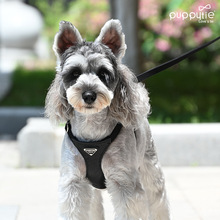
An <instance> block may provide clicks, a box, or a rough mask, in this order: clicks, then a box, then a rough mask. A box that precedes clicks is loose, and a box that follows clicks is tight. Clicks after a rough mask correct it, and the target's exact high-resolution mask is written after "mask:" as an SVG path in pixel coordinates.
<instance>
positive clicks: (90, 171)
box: [65, 36, 220, 189]
mask: <svg viewBox="0 0 220 220" xmlns="http://www.w3.org/2000/svg"><path fill="white" fill-rule="evenodd" d="M219 39H220V36H219V37H217V38H215V39H214V40H212V41H209V42H208V43H206V44H203V45H201V46H199V47H197V48H195V49H193V50H190V51H189V52H186V53H184V54H182V55H180V56H179V57H176V58H174V59H172V60H170V61H168V62H166V63H163V64H161V65H159V66H156V67H154V68H152V69H150V70H147V71H145V72H144V73H142V74H140V75H138V76H137V79H138V82H141V81H144V80H145V79H147V78H148V77H150V76H153V75H155V74H157V73H159V72H162V71H163V70H165V69H168V68H169V67H171V66H173V65H175V64H177V63H179V62H181V61H182V60H184V59H186V58H188V57H189V56H191V55H192V54H194V53H196V52H198V51H200V50H201V49H203V48H205V47H207V46H209V45H210V44H213V43H214V42H216V41H218V40H219ZM121 128H122V125H121V124H117V125H116V127H115V128H114V130H113V131H112V133H111V135H109V136H108V137H106V138H104V139H103V140H101V141H96V142H82V141H79V140H77V138H76V137H74V136H73V134H72V132H71V124H70V122H69V121H68V122H67V123H66V126H65V129H66V131H67V134H68V135H69V138H70V140H71V141H72V142H73V144H74V145H75V147H76V148H77V149H78V151H79V152H80V153H81V155H82V156H83V158H84V160H85V163H86V177H87V178H88V179H89V181H90V182H91V184H92V185H93V186H94V187H95V188H98V189H105V188H106V185H105V176H104V174H103V172H102V168H101V162H102V158H103V155H104V153H105V152H106V150H107V149H108V147H109V146H110V144H111V143H112V142H113V141H114V140H115V138H116V137H117V136H118V134H119V132H120V130H121Z"/></svg>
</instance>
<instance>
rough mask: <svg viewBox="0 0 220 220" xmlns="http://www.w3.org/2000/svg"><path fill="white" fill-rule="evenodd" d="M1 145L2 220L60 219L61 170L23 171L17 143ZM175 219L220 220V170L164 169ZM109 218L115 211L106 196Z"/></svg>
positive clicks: (0, 218)
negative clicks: (58, 204)
mask: <svg viewBox="0 0 220 220" xmlns="http://www.w3.org/2000/svg"><path fill="white" fill-rule="evenodd" d="M7 144H9V145H8V146H10V147H8V148H7V149H5V148H3V145H1V143H0V220H55V219H57V183H58V178H59V171H58V169H19V168H15V167H17V166H18V163H19V157H18V154H17V148H16V146H15V145H14V143H7ZM163 170H164V173H165V177H166V185H167V192H168V195H169V199H170V205H171V212H172V215H173V219H174V220H219V219H220V167H164V168H163ZM104 198H105V203H104V205H105V211H106V219H107V220H112V219H113V215H112V214H113V209H112V206H111V204H110V201H109V198H108V196H107V195H106V194H104Z"/></svg>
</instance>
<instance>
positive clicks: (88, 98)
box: [82, 91, 97, 104]
mask: <svg viewBox="0 0 220 220" xmlns="http://www.w3.org/2000/svg"><path fill="white" fill-rule="evenodd" d="M96 96H97V95H96V93H95V92H93V91H86V92H84V93H83V94H82V98H83V100H84V102H85V103H87V104H92V103H93V102H94V101H95V100H96Z"/></svg>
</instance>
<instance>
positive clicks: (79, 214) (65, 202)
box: [59, 177, 92, 220]
mask: <svg viewBox="0 0 220 220" xmlns="http://www.w3.org/2000/svg"><path fill="white" fill-rule="evenodd" d="M91 196H92V191H91V187H90V186H89V185H88V182H87V181H77V180H74V179H69V180H67V179H66V177H61V178H60V183H59V207H60V219H59V220H88V219H89V209H90V201H91Z"/></svg>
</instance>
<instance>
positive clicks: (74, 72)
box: [70, 67, 82, 79]
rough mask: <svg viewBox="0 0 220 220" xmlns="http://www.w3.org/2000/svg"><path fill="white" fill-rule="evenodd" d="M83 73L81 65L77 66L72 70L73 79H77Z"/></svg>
mask: <svg viewBox="0 0 220 220" xmlns="http://www.w3.org/2000/svg"><path fill="white" fill-rule="evenodd" d="M81 74H82V71H81V69H80V68H79V67H75V68H73V69H72V70H71V71H70V77H71V78H72V79H77V78H78V77H79V76H80V75H81Z"/></svg>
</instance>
